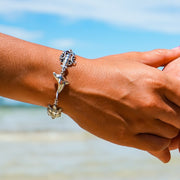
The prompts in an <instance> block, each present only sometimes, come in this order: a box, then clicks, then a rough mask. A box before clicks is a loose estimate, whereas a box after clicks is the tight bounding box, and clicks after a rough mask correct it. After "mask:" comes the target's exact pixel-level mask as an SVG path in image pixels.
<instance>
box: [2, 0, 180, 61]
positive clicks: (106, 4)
mask: <svg viewBox="0 0 180 180" xmlns="http://www.w3.org/2000/svg"><path fill="white" fill-rule="evenodd" d="M0 32H3V33H6V34H9V35H13V36H16V37H18V38H22V39H25V40H28V41H31V42H35V43H39V44H43V45H46V46H50V47H54V48H58V49H61V50H66V49H69V48H72V49H73V50H74V51H75V52H76V54H78V55H80V56H84V57H87V58H97V57H101V56H105V55H109V54H117V53H122V52H127V51H147V50H151V49H155V48H174V47H176V46H179V45H180V1H179V0H163V1H157V0H146V1H144V0H136V1H134V0H111V1H110V0H98V1H97V0H0Z"/></svg>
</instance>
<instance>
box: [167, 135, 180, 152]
mask: <svg viewBox="0 0 180 180" xmlns="http://www.w3.org/2000/svg"><path fill="white" fill-rule="evenodd" d="M179 145H180V133H179V134H178V135H177V136H176V137H175V138H173V139H172V140H171V143H170V145H169V150H175V149H178V148H179Z"/></svg>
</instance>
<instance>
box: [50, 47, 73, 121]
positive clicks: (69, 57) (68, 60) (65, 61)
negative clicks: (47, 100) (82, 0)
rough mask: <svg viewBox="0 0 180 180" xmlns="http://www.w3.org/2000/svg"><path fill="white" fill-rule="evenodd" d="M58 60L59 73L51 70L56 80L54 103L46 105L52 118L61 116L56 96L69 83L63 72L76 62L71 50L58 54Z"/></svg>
mask: <svg viewBox="0 0 180 180" xmlns="http://www.w3.org/2000/svg"><path fill="white" fill-rule="evenodd" d="M60 62H61V73H60V74H56V73H55V72H53V76H54V78H55V79H56V81H57V82H58V88H57V91H56V98H55V100H54V104H53V105H48V107H47V113H48V115H49V116H51V118H52V119H55V118H58V117H60V116H61V112H62V108H61V107H58V97H59V93H60V92H61V91H62V90H63V89H64V86H65V85H68V84H69V83H68V81H67V80H66V79H65V77H64V73H65V71H66V69H67V68H68V67H69V66H72V65H75V64H76V57H75V53H73V51H72V50H68V51H64V52H63V53H62V54H61V56H60Z"/></svg>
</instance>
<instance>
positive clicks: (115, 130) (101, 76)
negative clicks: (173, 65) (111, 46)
mask: <svg viewBox="0 0 180 180" xmlns="http://www.w3.org/2000/svg"><path fill="white" fill-rule="evenodd" d="M179 56H180V51H175V50H157V51H152V52H145V53H135V52H134V53H125V54H120V55H114V56H107V57H103V58H99V59H96V60H85V59H84V60H82V61H81V62H80V61H79V62H77V67H76V70H75V68H74V70H73V71H76V76H74V74H75V73H71V72H69V75H68V76H67V78H68V81H69V82H70V85H71V86H69V89H68V90H67V91H66V92H67V97H66V99H68V104H67V105H65V106H64V107H65V109H64V111H65V112H66V113H67V114H69V115H70V116H71V117H72V118H73V119H74V120H75V121H76V122H77V123H78V124H79V125H80V126H81V127H82V128H84V129H85V130H87V131H89V132H91V133H92V134H94V135H96V136H98V137H101V138H103V139H105V140H108V141H110V142H112V143H115V144H119V145H124V146H130V147H135V148H138V149H142V150H146V151H150V152H151V153H154V152H156V153H157V152H158V158H160V159H161V160H162V161H164V162H167V161H168V160H169V159H170V154H169V149H168V147H169V144H170V142H171V141H170V140H171V139H172V138H174V137H176V136H177V135H178V133H179V130H178V129H179V128H180V118H179V117H180V108H179V107H178V106H177V105H180V90H179V89H180V88H177V87H179V86H180V85H179V83H177V82H176V81H173V80H172V79H171V78H170V77H169V76H167V75H166V74H165V73H164V72H162V71H160V70H158V69H156V68H152V67H150V66H155V67H157V66H159V65H163V64H164V63H168V62H169V61H172V60H174V59H176V58H177V57H179ZM77 61H78V60H77ZM146 64H147V65H146ZM71 71H72V70H71ZM72 74H73V75H72ZM69 102H70V103H69ZM175 104H176V105H175ZM155 155H156V154H155ZM160 156H161V157H160Z"/></svg>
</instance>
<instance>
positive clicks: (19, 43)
mask: <svg viewBox="0 0 180 180" xmlns="http://www.w3.org/2000/svg"><path fill="white" fill-rule="evenodd" d="M0 42H1V43H0V82H1V84H0V96H4V97H8V98H11V99H15V100H18V101H23V102H27V103H31V104H36V105H41V106H47V105H48V104H53V101H54V98H55V92H56V88H57V82H56V80H55V79H54V77H53V75H52V73H53V72H56V73H60V72H61V67H60V62H59V56H60V54H61V53H62V51H60V50H56V49H52V48H49V47H45V46H41V45H38V44H34V43H30V42H26V41H23V40H20V39H17V38H14V37H11V36H7V35H4V34H0ZM81 59H82V58H80V57H78V61H79V60H81ZM74 69H78V67H76V68H74ZM74 69H73V67H72V68H71V70H70V71H69V74H70V77H69V78H70V79H69V80H70V81H71V77H74V76H75V74H74V73H75V72H74ZM67 96H68V89H67V88H65V89H64V90H63V92H62V95H61V97H62V102H61V106H67V105H66V104H68V103H67V102H66V98H67ZM67 99H68V98H67Z"/></svg>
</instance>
